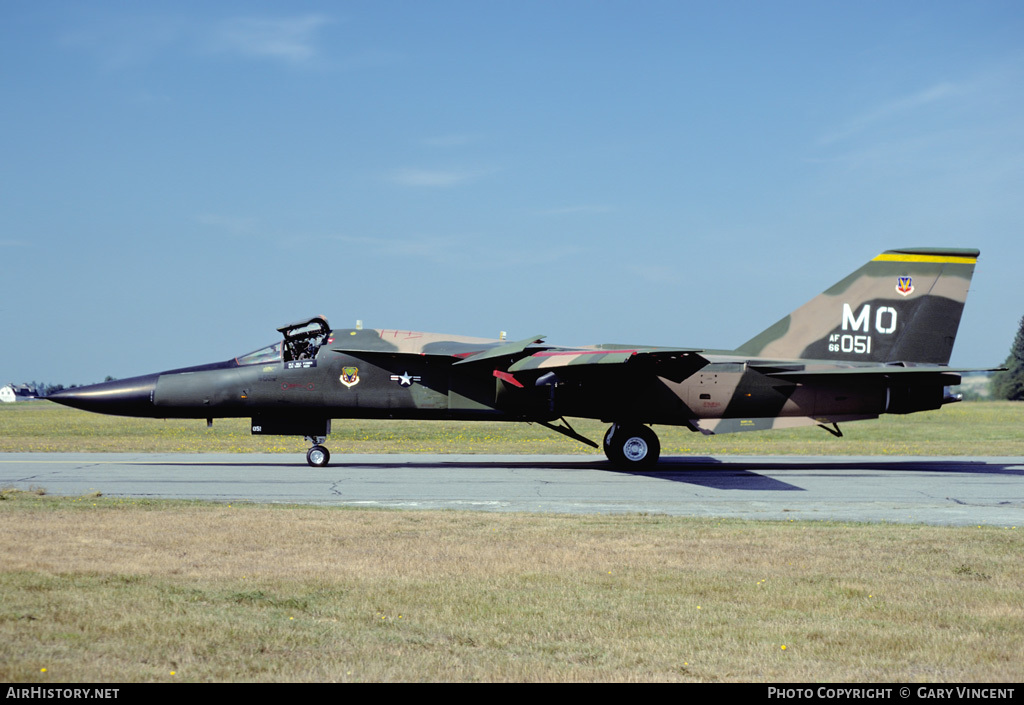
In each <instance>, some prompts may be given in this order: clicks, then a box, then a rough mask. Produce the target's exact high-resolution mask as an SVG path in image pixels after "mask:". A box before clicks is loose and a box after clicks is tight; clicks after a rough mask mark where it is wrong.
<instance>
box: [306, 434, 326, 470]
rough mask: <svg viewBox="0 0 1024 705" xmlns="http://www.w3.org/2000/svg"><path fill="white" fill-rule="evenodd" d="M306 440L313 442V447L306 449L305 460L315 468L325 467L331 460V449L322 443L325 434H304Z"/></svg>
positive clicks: (324, 439)
mask: <svg viewBox="0 0 1024 705" xmlns="http://www.w3.org/2000/svg"><path fill="white" fill-rule="evenodd" d="M306 440H307V441H309V442H310V443H312V444H313V447H312V448H310V449H309V450H307V451H306V462H307V463H309V464H310V465H312V466H313V467H315V468H325V467H327V463H329V462H331V451H329V450H327V449H326V448H325V447H324V446H323V445H321V444H322V443H323V442H324V441H326V440H327V436H306Z"/></svg>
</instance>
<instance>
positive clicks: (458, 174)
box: [388, 167, 487, 188]
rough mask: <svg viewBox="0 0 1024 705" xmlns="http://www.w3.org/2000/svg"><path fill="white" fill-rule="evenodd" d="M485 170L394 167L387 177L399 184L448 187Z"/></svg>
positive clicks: (484, 172) (473, 178) (473, 177)
mask: <svg viewBox="0 0 1024 705" xmlns="http://www.w3.org/2000/svg"><path fill="white" fill-rule="evenodd" d="M486 173H487V172H486V171H479V170H477V171H471V170H451V169H449V170H445V169H417V168H413V167H408V168H403V169H395V170H394V171H392V172H390V173H389V175H388V179H389V180H390V181H391V182H392V183H395V184H398V185H400V186H427V187H432V188H450V187H452V186H458V185H459V184H462V183H466V182H469V181H475V180H476V179H478V178H480V177H481V176H483V175H484V174H486Z"/></svg>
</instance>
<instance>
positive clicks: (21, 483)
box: [0, 453, 1024, 526]
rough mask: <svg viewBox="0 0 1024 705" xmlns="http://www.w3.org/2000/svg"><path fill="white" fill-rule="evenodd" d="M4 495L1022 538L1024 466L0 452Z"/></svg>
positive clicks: (869, 460) (922, 461)
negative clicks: (860, 526) (969, 531)
mask: <svg viewBox="0 0 1024 705" xmlns="http://www.w3.org/2000/svg"><path fill="white" fill-rule="evenodd" d="M0 487H17V488H19V489H28V488H30V487H40V488H43V489H45V490H46V491H47V492H48V493H50V494H59V495H82V494H86V493H90V492H97V491H98V492H101V493H103V494H104V495H107V496H119V497H147V498H189V499H205V500H214V501H236V502H237V501H250V502H285V503H300V504H332V505H338V506H342V505H351V506H364V507H394V508H404V509H462V510H484V511H523V512H554V513H611V512H616V513H623V512H647V513H656V514H672V515H685V516H704V517H707V516H716V517H742V518H748V519H797V520H807V519H810V520H837V521H868V522H878V521H887V522H898V523H925V524H956V525H990V526H991V525H997V526H1022V525H1024V458H1020V457H1017V458H964V457H954V458H934V457H928V458H921V457H916V458H880V457H810V456H796V457H794V456H774V457H744V456H718V457H677V458H663V459H662V462H661V463H659V465H658V466H657V468H656V469H654V470H650V471H644V472H624V471H618V470H615V469H613V468H612V467H611V465H610V464H609V463H608V462H607V461H605V460H603V459H597V458H595V457H594V456H552V455H524V456H497V455H341V454H337V455H336V456H335V457H334V458H332V464H331V466H330V467H327V468H311V467H309V466H308V465H306V463H305V459H304V458H303V457H299V458H295V457H292V456H287V455H260V454H250V455H236V454H225V455H214V454H202V455H196V454H174V455H172V454H110V453H95V454H90V453H75V454H66V453H52V454H51V453H0Z"/></svg>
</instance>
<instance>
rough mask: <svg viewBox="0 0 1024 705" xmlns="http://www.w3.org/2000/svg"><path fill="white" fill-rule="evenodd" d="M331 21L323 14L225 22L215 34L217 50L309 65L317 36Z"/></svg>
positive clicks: (214, 42)
mask: <svg viewBox="0 0 1024 705" xmlns="http://www.w3.org/2000/svg"><path fill="white" fill-rule="evenodd" d="M331 21H332V20H331V19H330V18H328V17H324V16H323V15H303V16H301V17H284V18H273V19H270V18H251V17H241V18H235V19H231V20H227V21H225V22H224V23H223V24H222V25H221V26H220V27H219V28H218V29H217V31H216V32H215V34H214V37H213V45H214V48H215V49H217V50H220V51H223V52H228V53H235V54H241V55H243V56H254V57H266V58H271V59H281V60H284V61H287V62H289V63H292V64H301V63H306V62H308V61H310V60H311V59H313V58H314V56H315V55H316V52H317V45H316V38H317V37H316V35H317V32H319V30H320V29H322V28H323V27H324V26H325V25H327V24H330V23H331Z"/></svg>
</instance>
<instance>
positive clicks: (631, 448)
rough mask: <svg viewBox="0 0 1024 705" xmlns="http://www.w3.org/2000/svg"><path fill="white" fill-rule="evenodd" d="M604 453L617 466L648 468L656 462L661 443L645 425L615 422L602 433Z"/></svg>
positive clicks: (659, 453)
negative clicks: (606, 431)
mask: <svg viewBox="0 0 1024 705" xmlns="http://www.w3.org/2000/svg"><path fill="white" fill-rule="evenodd" d="M604 454H605V455H606V456H608V460H610V461H612V463H613V464H614V465H617V466H619V467H625V468H648V467H651V466H653V465H654V464H655V463H657V462H658V456H660V455H661V443H660V442H659V441H658V436H657V434H656V433H654V431H652V430H651V429H649V428H648V427H647V426H643V425H641V424H624V425H619V424H615V425H613V426H612V427H611V428H609V429H608V433H606V434H605V435H604Z"/></svg>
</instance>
